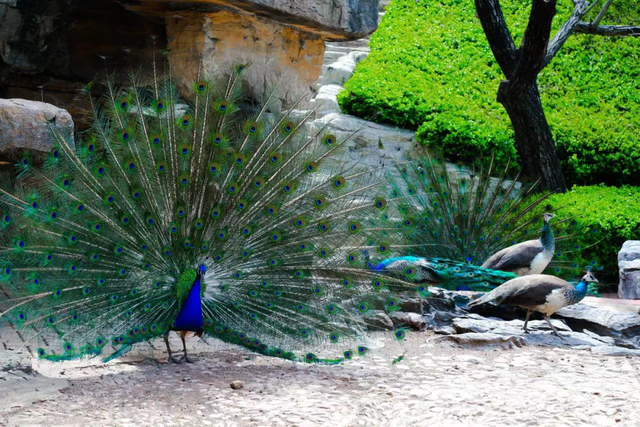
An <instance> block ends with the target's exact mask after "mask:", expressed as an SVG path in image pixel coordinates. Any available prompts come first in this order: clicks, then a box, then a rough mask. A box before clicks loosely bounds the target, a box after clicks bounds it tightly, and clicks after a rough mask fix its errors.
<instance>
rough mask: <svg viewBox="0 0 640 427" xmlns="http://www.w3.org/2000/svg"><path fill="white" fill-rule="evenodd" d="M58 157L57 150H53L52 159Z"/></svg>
mask: <svg viewBox="0 0 640 427" xmlns="http://www.w3.org/2000/svg"><path fill="white" fill-rule="evenodd" d="M59 155H60V153H59V152H58V150H53V157H54V158H56V159H57V158H58V156H59Z"/></svg>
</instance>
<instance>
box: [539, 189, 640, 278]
mask: <svg viewBox="0 0 640 427" xmlns="http://www.w3.org/2000/svg"><path fill="white" fill-rule="evenodd" d="M556 209H557V210H558V211H557V213H558V218H556V219H555V220H554V221H558V220H569V219H571V220H575V221H576V222H577V224H578V226H579V227H578V228H579V229H580V232H581V233H582V235H581V236H577V237H578V238H573V239H572V240H574V241H579V242H580V244H582V245H583V246H584V248H578V249H580V250H578V251H576V252H574V253H568V254H565V257H566V258H567V259H574V260H576V262H578V264H579V265H586V264H588V262H589V261H590V260H594V261H597V263H598V265H600V266H601V267H602V269H601V270H599V271H595V274H596V276H597V277H598V279H599V280H600V281H601V282H602V283H603V284H604V285H605V286H606V285H608V286H609V287H611V288H615V286H617V283H618V251H620V248H621V247H622V244H623V243H624V242H625V241H626V240H640V187H631V186H623V187H619V188H617V187H607V186H605V185H597V186H575V187H573V189H572V190H571V191H568V192H567V193H565V194H554V195H552V196H551V197H549V199H547V203H546V204H544V206H540V207H539V208H538V209H537V211H536V212H535V213H532V214H533V215H540V214H541V213H542V212H543V211H544V210H554V211H556ZM585 261H586V262H585Z"/></svg>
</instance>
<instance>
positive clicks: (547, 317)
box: [544, 316, 562, 338]
mask: <svg viewBox="0 0 640 427" xmlns="http://www.w3.org/2000/svg"><path fill="white" fill-rule="evenodd" d="M544 320H546V321H547V323H548V324H549V326H551V329H553V333H554V334H555V335H556V336H558V337H560V338H562V337H561V336H560V334H559V333H558V330H557V329H556V327H555V326H553V325H552V324H551V318H550V317H549V316H544Z"/></svg>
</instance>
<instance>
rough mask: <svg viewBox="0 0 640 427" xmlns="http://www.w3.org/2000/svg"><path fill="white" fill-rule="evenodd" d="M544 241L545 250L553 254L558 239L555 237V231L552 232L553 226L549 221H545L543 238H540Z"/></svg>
mask: <svg viewBox="0 0 640 427" xmlns="http://www.w3.org/2000/svg"><path fill="white" fill-rule="evenodd" d="M540 240H541V241H542V246H543V247H544V250H545V251H547V252H553V251H554V250H555V248H556V239H555V237H553V231H552V230H551V226H550V225H549V221H546V220H545V221H544V225H543V226H542V236H541V237H540Z"/></svg>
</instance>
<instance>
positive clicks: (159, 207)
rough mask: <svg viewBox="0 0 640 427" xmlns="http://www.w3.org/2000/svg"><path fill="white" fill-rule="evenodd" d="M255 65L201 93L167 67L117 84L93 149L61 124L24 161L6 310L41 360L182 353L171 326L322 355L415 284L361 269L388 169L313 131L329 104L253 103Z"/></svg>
mask: <svg viewBox="0 0 640 427" xmlns="http://www.w3.org/2000/svg"><path fill="white" fill-rule="evenodd" d="M244 69H245V66H243V65H238V66H236V67H234V68H233V69H230V70H228V73H227V74H226V75H222V74H220V75H217V76H211V78H209V77H205V76H202V75H199V77H198V80H197V81H196V82H194V83H193V86H192V88H191V93H189V94H187V95H181V94H180V93H179V92H178V89H177V87H176V84H175V83H174V81H173V79H172V76H171V74H170V72H166V73H165V74H166V77H162V78H160V77H157V75H159V74H162V73H160V72H158V70H156V68H155V62H154V75H153V77H152V78H151V79H149V83H146V82H144V83H143V82H142V80H141V78H140V76H139V75H138V74H136V73H132V74H131V75H130V83H129V84H127V86H125V87H117V86H116V84H115V83H114V80H113V79H111V78H109V79H107V81H106V83H105V87H106V90H107V95H106V97H105V98H104V100H103V101H102V102H99V103H95V102H93V99H92V98H91V97H89V99H90V101H91V105H92V108H93V113H94V114H93V117H94V123H93V127H92V129H91V131H90V132H89V133H88V134H87V135H84V136H83V138H82V139H81V140H80V139H77V140H76V147H77V148H75V149H74V148H72V147H71V146H70V145H69V143H68V141H66V140H64V139H63V138H62V137H60V135H58V134H54V136H55V138H56V140H57V145H56V146H55V147H54V148H53V149H52V150H51V153H50V154H49V156H48V157H47V158H46V159H45V161H44V164H42V165H38V164H35V163H33V162H32V161H31V159H30V157H29V156H25V157H24V158H23V159H22V160H21V161H20V163H19V165H18V168H19V171H18V172H19V174H18V178H17V182H16V185H15V189H14V190H10V189H8V188H9V184H8V183H5V184H6V185H5V187H4V188H5V189H3V190H0V209H1V210H2V213H1V216H0V226H1V228H2V234H1V236H0V267H1V270H0V271H1V274H0V290H1V291H2V292H0V295H2V296H0V321H8V322H10V323H11V324H13V325H15V326H16V327H17V328H18V330H19V331H20V333H21V334H22V336H23V337H24V339H25V340H26V347H27V348H29V349H33V351H34V353H37V355H38V356H39V357H40V358H44V359H47V360H54V361H55V360H67V359H72V358H77V357H82V356H96V355H100V354H101V355H103V356H105V360H107V361H108V360H111V359H113V358H116V357H118V356H120V355H122V354H124V353H126V352H128V351H129V350H131V348H132V346H133V345H135V344H137V343H145V342H150V341H152V340H154V339H156V338H160V337H164V338H165V342H166V343H167V350H168V351H169V359H170V360H174V359H173V357H172V352H171V349H170V348H169V343H168V341H167V340H166V337H167V335H168V333H169V331H176V332H178V333H179V335H180V337H181V339H182V342H183V345H184V337H185V334H186V332H195V333H196V335H198V336H201V335H203V334H204V335H205V336H209V337H213V338H216V339H219V340H221V341H224V342H227V343H233V344H237V345H240V346H243V347H245V348H247V349H249V350H251V351H254V352H258V353H261V354H265V355H269V356H274V357H281V358H286V359H291V360H302V361H306V362H325V363H337V362H339V361H341V360H344V359H350V358H352V357H353V356H354V355H362V354H365V353H366V352H367V346H366V345H365V343H366V334H365V333H366V330H365V328H364V327H363V325H364V323H363V321H362V315H363V314H364V313H366V312H367V311H368V310H369V308H370V307H376V304H377V305H378V306H379V308H382V307H383V306H384V307H385V308H386V309H387V310H395V309H397V307H398V300H397V299H396V298H395V297H394V293H393V292H392V290H393V289H394V287H396V288H400V289H402V288H403V287H404V286H406V285H407V284H405V283H404V282H403V281H402V280H396V281H395V282H394V280H393V279H388V280H385V281H384V286H382V280H381V276H380V275H379V274H376V273H374V272H371V271H369V270H367V269H365V268H363V267H362V262H361V260H362V257H361V255H360V254H361V252H362V250H363V249H365V248H374V247H376V244H375V243H372V242H375V241H376V239H378V238H380V237H381V236H379V231H378V229H377V228H376V227H371V226H370V224H371V222H370V221H371V220H372V219H373V218H376V216H378V215H380V213H381V212H384V210H385V209H384V207H381V206H379V205H380V203H382V202H383V201H384V199H381V198H380V197H378V198H376V197H374V195H376V193H380V192H382V191H383V190H382V189H381V187H382V188H383V187H384V181H381V179H380V177H379V176H378V175H379V171H375V170H373V171H371V170H359V169H358V168H357V165H352V164H346V163H345V162H344V161H341V157H340V156H341V155H340V149H341V147H342V146H343V143H344V140H339V139H338V138H336V136H334V135H332V134H331V133H329V132H328V131H326V128H325V127H322V128H320V129H316V130H313V129H312V130H310V131H309V133H308V134H307V132H306V131H307V126H306V122H307V120H308V119H309V118H310V117H312V116H313V114H314V111H308V112H305V113H304V114H301V113H300V112H296V111H294V108H296V105H297V104H298V103H294V105H293V106H292V107H291V108H290V109H289V110H287V111H284V112H283V113H278V111H279V108H277V107H274V108H272V104H276V103H275V101H276V98H277V97H276V90H273V91H272V92H270V93H269V94H268V95H267V96H266V97H265V98H266V99H265V100H264V101H262V102H259V101H256V100H254V99H252V98H250V97H249V96H248V95H247V93H249V91H247V90H246V89H247V88H246V86H245V83H244V82H243V78H242V74H243V71H244ZM199 74H200V73H199ZM276 89H277V88H276ZM259 92H260V93H262V92H263V91H259ZM300 100H301V99H300ZM381 184H382V185H381ZM377 248H378V250H379V252H380V253H384V252H385V250H386V248H387V247H386V245H385V244H379V245H377ZM394 283H395V284H394ZM396 285H397V286H396ZM381 287H382V288H384V290H383V292H381V293H380V292H375V290H377V289H379V288H381ZM403 334H404V332H402V331H397V332H396V337H398V338H399V339H401V338H402V336H403ZM183 360H187V361H189V358H188V356H187V354H186V349H185V355H184V357H183Z"/></svg>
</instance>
